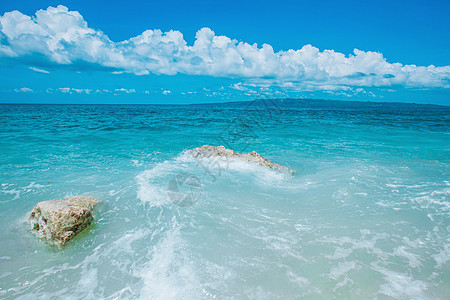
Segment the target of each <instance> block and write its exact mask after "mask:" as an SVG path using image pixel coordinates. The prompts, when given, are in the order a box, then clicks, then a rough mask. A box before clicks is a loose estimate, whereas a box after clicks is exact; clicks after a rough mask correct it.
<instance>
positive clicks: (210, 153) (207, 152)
mask: <svg viewBox="0 0 450 300" xmlns="http://www.w3.org/2000/svg"><path fill="white" fill-rule="evenodd" d="M190 153H191V155H192V156H193V157H194V158H208V157H232V158H236V159H239V160H242V161H245V162H248V163H251V164H255V165H258V166H262V167H266V168H269V169H271V170H273V171H276V172H280V173H286V174H289V175H293V174H294V170H292V169H290V168H288V167H286V166H282V165H280V164H276V163H273V162H271V161H270V160H268V159H267V158H264V157H262V156H261V155H260V154H259V153H257V152H255V151H253V152H250V153H246V154H241V153H237V152H234V151H233V150H230V149H227V148H225V147H224V146H218V147H216V146H210V145H203V146H201V147H198V148H195V149H192V150H190Z"/></svg>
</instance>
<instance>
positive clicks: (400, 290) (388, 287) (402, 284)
mask: <svg viewBox="0 0 450 300" xmlns="http://www.w3.org/2000/svg"><path fill="white" fill-rule="evenodd" d="M371 267H372V269H373V270H375V271H377V272H380V273H381V274H383V275H384V279H385V281H386V282H385V283H383V284H382V285H381V286H380V289H379V291H378V292H379V293H381V294H384V295H387V296H390V297H394V298H400V299H427V298H428V297H426V296H425V294H424V293H425V291H426V290H427V289H428V285H427V284H426V283H425V282H424V281H421V280H414V278H412V277H411V276H409V275H407V274H404V273H399V272H395V271H391V270H389V269H386V268H383V267H380V266H378V265H377V264H374V263H372V264H371Z"/></svg>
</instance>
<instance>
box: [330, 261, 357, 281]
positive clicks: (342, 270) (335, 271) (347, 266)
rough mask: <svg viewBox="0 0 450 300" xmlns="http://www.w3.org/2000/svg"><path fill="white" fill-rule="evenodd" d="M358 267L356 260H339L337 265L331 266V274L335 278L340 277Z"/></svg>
mask: <svg viewBox="0 0 450 300" xmlns="http://www.w3.org/2000/svg"><path fill="white" fill-rule="evenodd" d="M357 268H358V265H357V263H356V261H354V260H352V261H344V262H339V263H338V265H337V266H335V267H332V268H331V270H330V274H329V276H330V277H331V278H333V279H338V278H339V277H341V276H343V275H345V274H347V273H348V272H349V271H351V270H356V269H357Z"/></svg>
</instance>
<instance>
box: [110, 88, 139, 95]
mask: <svg viewBox="0 0 450 300" xmlns="http://www.w3.org/2000/svg"><path fill="white" fill-rule="evenodd" d="M114 91H116V92H122V93H126V94H131V93H136V90H135V89H125V88H120V89H115V90H114Z"/></svg>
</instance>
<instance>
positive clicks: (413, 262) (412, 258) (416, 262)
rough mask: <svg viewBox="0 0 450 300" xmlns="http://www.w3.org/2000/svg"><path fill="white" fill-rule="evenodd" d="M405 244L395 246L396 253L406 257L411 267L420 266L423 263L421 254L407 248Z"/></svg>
mask: <svg viewBox="0 0 450 300" xmlns="http://www.w3.org/2000/svg"><path fill="white" fill-rule="evenodd" d="M405 249H406V247H405V246H400V247H397V248H395V250H394V255H397V256H400V257H404V258H406V259H407V260H408V261H409V266H410V267H411V268H418V267H420V266H421V265H422V263H421V259H420V256H419V255H417V254H414V253H411V252H408V251H406V250H405Z"/></svg>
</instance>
